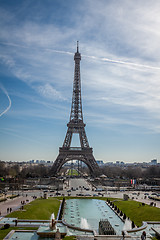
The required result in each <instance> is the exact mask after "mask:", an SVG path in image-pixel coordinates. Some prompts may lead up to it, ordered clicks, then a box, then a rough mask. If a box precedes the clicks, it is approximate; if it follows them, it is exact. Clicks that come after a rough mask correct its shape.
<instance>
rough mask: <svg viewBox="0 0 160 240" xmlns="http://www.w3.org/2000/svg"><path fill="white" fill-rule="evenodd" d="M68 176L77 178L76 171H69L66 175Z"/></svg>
mask: <svg viewBox="0 0 160 240" xmlns="http://www.w3.org/2000/svg"><path fill="white" fill-rule="evenodd" d="M67 175H68V176H78V171H77V170H76V169H72V170H71V169H69V171H68V173H67Z"/></svg>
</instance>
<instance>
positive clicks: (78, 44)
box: [77, 41, 79, 53]
mask: <svg viewBox="0 0 160 240" xmlns="http://www.w3.org/2000/svg"><path fill="white" fill-rule="evenodd" d="M78 52H79V41H77V53H78Z"/></svg>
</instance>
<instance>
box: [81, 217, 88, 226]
mask: <svg viewBox="0 0 160 240" xmlns="http://www.w3.org/2000/svg"><path fill="white" fill-rule="evenodd" d="M81 228H85V229H89V224H88V222H87V219H86V218H83V217H82V218H81Z"/></svg>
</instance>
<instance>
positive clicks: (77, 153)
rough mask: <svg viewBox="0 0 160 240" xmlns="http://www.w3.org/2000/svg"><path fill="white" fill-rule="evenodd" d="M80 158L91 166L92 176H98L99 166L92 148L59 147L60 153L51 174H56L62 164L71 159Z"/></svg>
mask: <svg viewBox="0 0 160 240" xmlns="http://www.w3.org/2000/svg"><path fill="white" fill-rule="evenodd" d="M75 159H76V160H80V161H83V162H84V163H85V164H86V165H87V166H88V168H89V170H90V174H91V175H92V176H98V175H99V173H100V169H99V166H98V164H97V162H96V160H95V158H94V156H93V153H92V148H85V149H81V148H69V149H67V148H64V147H62V148H59V155H58V157H57V158H56V160H55V162H54V164H53V166H52V169H51V175H52V176H56V175H57V173H58V172H59V171H60V169H61V168H62V166H63V165H64V164H65V163H66V162H67V161H70V160H75Z"/></svg>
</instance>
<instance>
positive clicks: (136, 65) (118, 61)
mask: <svg viewBox="0 0 160 240" xmlns="http://www.w3.org/2000/svg"><path fill="white" fill-rule="evenodd" d="M83 56H85V57H87V58H91V59H95V60H100V61H104V62H112V63H117V64H124V65H129V66H135V67H141V68H142V67H143V68H150V69H155V70H160V67H154V66H150V65H145V64H140V63H134V62H128V61H121V60H114V59H110V58H105V57H95V56H87V55H83Z"/></svg>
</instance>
